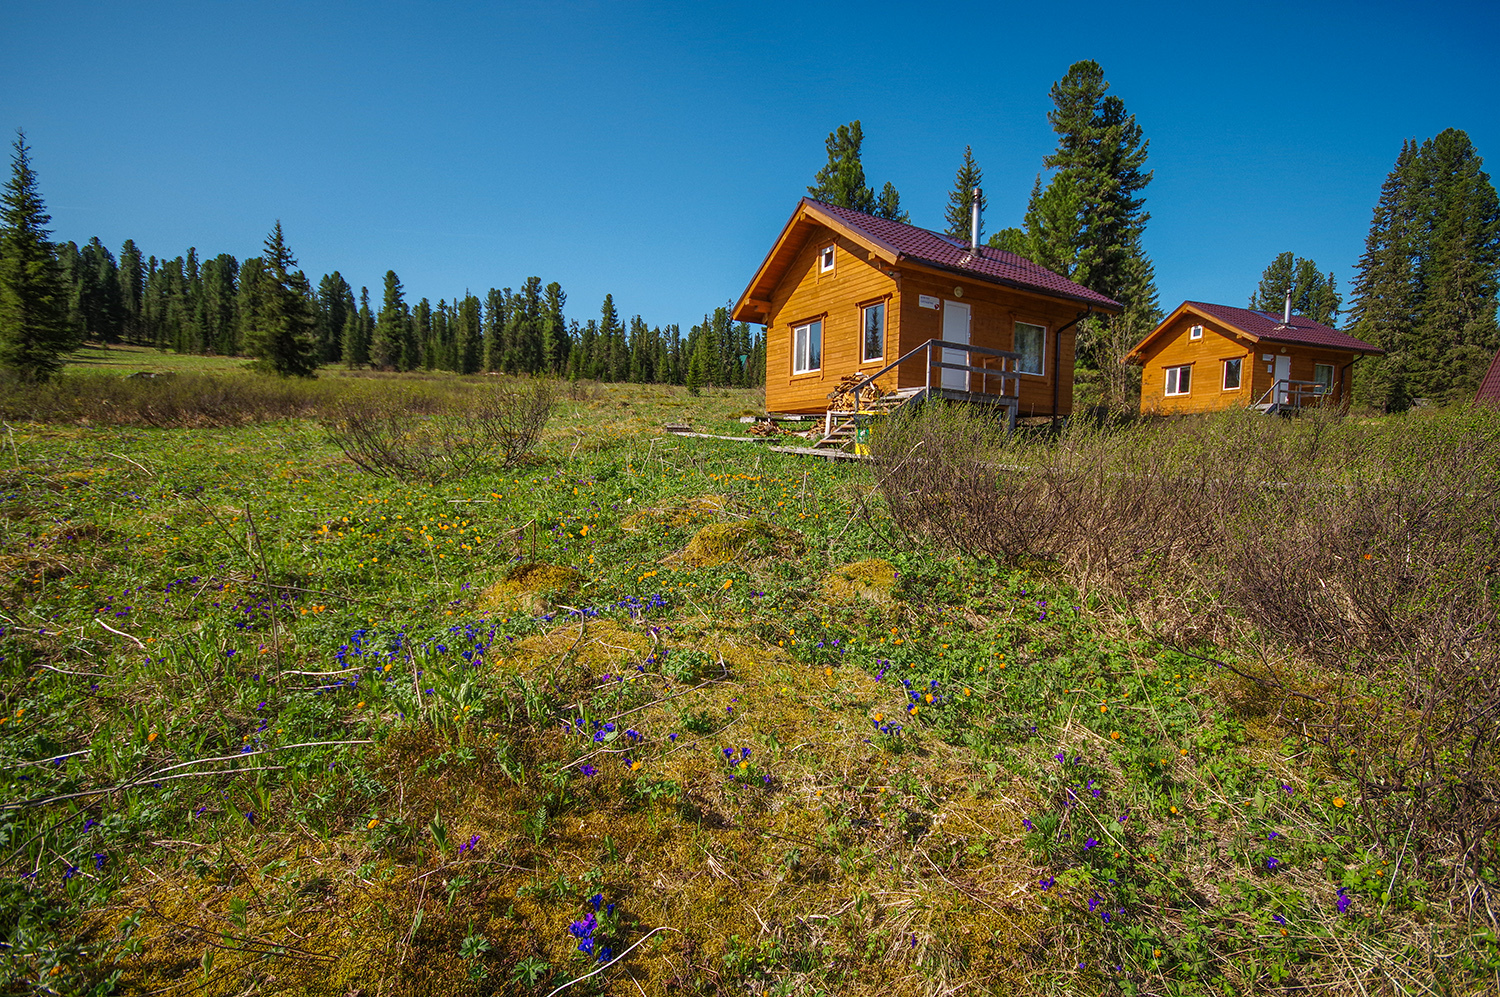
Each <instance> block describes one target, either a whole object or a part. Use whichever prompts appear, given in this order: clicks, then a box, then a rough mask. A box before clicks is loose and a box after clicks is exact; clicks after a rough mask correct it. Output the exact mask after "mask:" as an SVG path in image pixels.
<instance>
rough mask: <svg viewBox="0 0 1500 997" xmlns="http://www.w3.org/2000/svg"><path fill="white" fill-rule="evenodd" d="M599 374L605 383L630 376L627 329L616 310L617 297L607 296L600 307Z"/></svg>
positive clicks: (597, 341) (596, 343)
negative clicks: (626, 345) (626, 338)
mask: <svg viewBox="0 0 1500 997" xmlns="http://www.w3.org/2000/svg"><path fill="white" fill-rule="evenodd" d="M597 336H598V338H597V339H596V340H595V346H596V349H597V350H598V365H597V369H598V373H597V374H596V375H593V376H596V377H598V378H599V379H600V380H604V381H623V380H625V379H626V378H627V377H628V376H629V375H630V357H629V355H628V354H627V352H626V350H625V327H624V326H622V325H621V324H620V313H619V311H618V310H617V309H616V308H615V296H614V295H613V294H606V295H605V296H604V303H603V304H602V305H600V306H599V327H598V332H597Z"/></svg>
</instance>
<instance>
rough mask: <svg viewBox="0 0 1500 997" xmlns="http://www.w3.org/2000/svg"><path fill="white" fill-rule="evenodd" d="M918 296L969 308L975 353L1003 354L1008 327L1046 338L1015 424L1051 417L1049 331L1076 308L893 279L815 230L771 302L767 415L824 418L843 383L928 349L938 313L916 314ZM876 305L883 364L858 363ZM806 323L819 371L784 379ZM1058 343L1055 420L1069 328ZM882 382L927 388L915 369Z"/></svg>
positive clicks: (856, 249) (849, 245)
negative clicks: (827, 255) (824, 257)
mask: <svg viewBox="0 0 1500 997" xmlns="http://www.w3.org/2000/svg"><path fill="white" fill-rule="evenodd" d="M828 245H832V246H833V247H834V267H833V271H832V272H831V273H822V272H821V270H820V267H819V261H818V256H819V254H820V252H821V251H822V250H823V248H824V247H826V246H828ZM892 272H898V276H896V277H893V276H891V273H892ZM955 288H961V289H962V292H963V293H962V296H955V294H954V289H955ZM924 294H926V295H930V296H932V297H935V298H937V299H938V301H939V302H940V303H942V302H947V301H960V302H962V303H964V304H967V305H969V307H970V342H971V343H972V344H973V345H974V346H987V347H990V348H991V349H997V350H1010V349H1013V347H1014V337H1015V326H1016V323H1017V322H1027V323H1030V324H1032V325H1039V326H1042V327H1043V328H1045V329H1046V330H1047V347H1046V350H1047V353H1046V364H1045V373H1044V374H1042V375H1031V374H1023V375H1021V378H1020V381H1021V401H1020V411H1019V414H1020V415H1021V416H1022V417H1023V418H1024V417H1027V416H1037V415H1041V416H1047V415H1052V414H1053V412H1052V379H1053V371H1054V369H1056V365H1055V363H1054V358H1053V356H1052V352H1053V349H1054V348H1055V346H1056V342H1055V341H1056V339H1057V334H1056V330H1057V329H1059V328H1060V327H1062V326H1064V325H1066V324H1067V323H1069V322H1071V321H1073V319H1074V318H1075V317H1076V316H1077V315H1078V314H1079V312H1080V311H1082V310H1083V306H1082V305H1078V304H1075V303H1073V302H1069V301H1057V300H1054V299H1050V298H1046V297H1043V296H1041V295H1036V294H1029V293H1026V292H1024V291H1019V290H1012V289H1010V288H1004V287H999V286H996V285H993V284H985V283H981V282H977V281H972V280H969V279H966V278H965V277H964V276H962V275H958V274H953V275H949V274H945V273H941V272H933V271H930V270H927V269H925V268H923V269H918V268H914V267H902V268H901V269H900V270H899V271H897V268H895V267H892V266H890V265H888V264H886V263H885V262H884V261H883V260H880V259H878V258H876V257H874V256H873V255H872V254H870V253H869V252H868V251H867V250H865V249H864V247H862V246H860V245H859V244H857V243H854V242H852V241H850V240H848V239H845V238H844V237H842V236H840V235H838V234H837V233H835V232H833V231H832V230H831V229H828V228H825V227H822V226H819V227H818V228H816V229H814V230H813V231H812V232H811V233H810V234H809V235H808V237H807V239H806V241H805V242H804V243H803V244H802V246H801V247H800V248H799V249H798V250H797V253H796V256H795V257H794V259H793V262H792V264H791V266H790V267H788V269H787V271H786V274H785V277H784V278H783V279H782V281H781V282H780V283H779V284H778V285H777V286H776V289H775V291H774V293H773V294H772V296H771V307H770V313H769V316H768V320H767V325H766V408H767V409H768V410H770V411H772V412H812V413H816V412H823V411H824V410H826V409H827V407H828V393H829V392H830V391H832V390H833V389H834V387H835V386H836V385H837V384H838V382H839V380H840V379H841V378H842V377H843V376H844V375H846V374H850V373H854V372H861V373H865V374H873V373H874V372H875V371H877V370H879V369H880V368H881V367H884V366H885V365H886V364H888V363H890V362H892V361H894V360H895V359H896V358H897V357H899V356H901V355H902V354H904V353H906V352H907V351H909V350H911V349H912V348H913V347H916V346H920V345H921V344H922V343H924V342H926V341H927V340H929V339H941V338H942V331H943V307H942V305H941V304H940V307H938V308H936V309H932V308H922V307H921V305H920V296H921V295H924ZM877 301H884V302H885V303H886V329H885V355H884V356H883V357H882V358H881V359H879V360H873V361H864V360H862V359H861V357H860V350H861V345H862V342H863V337H864V333H863V328H862V326H861V321H862V316H861V308H862V307H863V306H865V305H868V304H871V303H873V302H877ZM814 319H821V320H822V322H823V362H822V368H821V369H820V370H818V371H814V372H810V373H807V374H793V373H792V330H793V329H794V328H796V327H797V326H799V325H802V324H804V323H806V322H808V321H811V320H814ZM1061 338H1062V343H1061V349H1062V365H1061V369H1062V383H1061V384H1060V385H1059V390H1058V411H1059V413H1060V414H1063V415H1066V414H1067V413H1069V412H1071V411H1072V409H1073V350H1074V343H1075V328H1074V327H1069V328H1068V329H1067V330H1066V331H1064V332H1063V334H1062V337H1061ZM976 359H977V358H976ZM976 366H978V364H976ZM898 374H899V381H898V380H897V379H896V375H898ZM940 376H941V369H934V370H933V379H934V382H937V381H939V380H940ZM881 381H882V386H883V387H887V388H895V387H898V386H899V387H915V386H919V385H922V384H925V383H926V374H925V372H924V371H923V369H922V364H921V362H920V359H919V360H917V361H915V362H908V363H907V364H906V365H905V366H904V367H902V368H901V369H900V370H899V371H894V372H892V373H891V374H889V375H887V376H886V377H884V378H882V379H881ZM990 384H991V390H992V391H995V392H998V391H999V382H998V379H997V380H993V381H991V382H990Z"/></svg>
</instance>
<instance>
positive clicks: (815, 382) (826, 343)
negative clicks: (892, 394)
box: [766, 226, 900, 412]
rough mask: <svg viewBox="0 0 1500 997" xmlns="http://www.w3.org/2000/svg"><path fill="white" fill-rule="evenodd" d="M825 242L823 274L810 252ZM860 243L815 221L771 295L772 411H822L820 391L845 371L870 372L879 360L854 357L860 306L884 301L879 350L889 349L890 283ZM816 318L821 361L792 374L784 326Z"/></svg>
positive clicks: (893, 329) (892, 335)
mask: <svg viewBox="0 0 1500 997" xmlns="http://www.w3.org/2000/svg"><path fill="white" fill-rule="evenodd" d="M829 245H832V246H833V247H834V251H833V257H834V258H833V270H832V272H830V273H823V272H821V269H820V267H819V262H818V255H819V253H821V252H822V250H823V249H824V248H825V247H826V246H829ZM878 264H880V261H879V260H877V259H875V258H874V257H873V256H871V255H870V253H869V252H867V251H866V250H865V248H864V247H863V246H860V245H858V244H856V243H853V242H851V241H849V240H848V239H845V238H843V237H842V236H839V235H837V234H836V233H834V232H833V231H832V230H831V229H828V228H824V227H823V226H818V227H817V228H815V229H814V230H813V231H812V233H811V234H810V235H809V236H808V238H807V241H806V242H804V243H803V244H802V247H801V248H800V249H799V250H798V251H797V255H796V256H795V257H794V259H793V261H792V265H791V266H790V267H789V268H788V269H787V273H786V276H785V278H784V279H783V280H782V281H781V283H779V284H778V285H777V286H776V290H775V292H774V293H773V294H772V296H771V312H770V316H769V318H768V320H767V324H766V408H767V409H769V410H770V411H772V412H822V411H824V410H825V409H827V408H828V393H829V392H830V391H832V390H833V389H834V387H835V386H836V385H837V384H838V383H839V379H840V378H841V377H843V376H844V375H845V374H849V373H852V372H854V371H856V370H861V369H862V370H864V371H865V372H866V373H871V374H873V373H874V372H875V371H877V370H879V369H880V368H881V367H883V366H884V365H885V363H886V362H887V361H885V360H877V361H875V362H873V363H861V362H860V356H859V352H860V344H861V341H862V340H863V338H864V337H863V330H862V329H861V328H860V307H861V306H862V305H867V304H871V303H873V302H877V301H882V300H883V301H885V302H886V323H885V324H886V330H885V337H886V353H887V355H889V356H890V358H891V359H895V357H896V356H898V355H899V354H894V353H891V352H890V351H891V344H892V343H893V342H895V341H896V335H897V329H898V328H899V324H900V320H899V318H898V316H897V314H896V312H897V309H896V307H895V292H896V281H895V280H894V279H893V278H891V277H890V276H888V275H887V274H886V272H885V270H884V269H883V268H882V267H881V266H879V265H878ZM812 319H821V320H822V322H823V365H822V368H821V369H820V370H817V371H813V372H810V373H807V374H793V373H792V330H793V329H794V328H795V327H797V326H799V325H802V324H803V323H805V322H807V321H809V320H812Z"/></svg>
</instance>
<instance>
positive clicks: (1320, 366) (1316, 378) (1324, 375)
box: [1313, 363, 1333, 395]
mask: <svg viewBox="0 0 1500 997" xmlns="http://www.w3.org/2000/svg"><path fill="white" fill-rule="evenodd" d="M1313 385H1314V387H1313V394H1315V395H1331V394H1333V364H1331V363H1315V364H1313Z"/></svg>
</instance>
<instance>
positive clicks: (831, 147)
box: [807, 121, 900, 213]
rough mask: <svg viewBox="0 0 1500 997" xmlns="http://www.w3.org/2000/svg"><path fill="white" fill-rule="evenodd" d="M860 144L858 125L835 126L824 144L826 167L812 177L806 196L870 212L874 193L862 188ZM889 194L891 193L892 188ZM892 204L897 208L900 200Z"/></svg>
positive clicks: (841, 206)
mask: <svg viewBox="0 0 1500 997" xmlns="http://www.w3.org/2000/svg"><path fill="white" fill-rule="evenodd" d="M864 140H865V136H864V131H863V130H862V129H861V128H860V126H859V122H858V121H851V122H850V123H849V124H847V125H839V126H838V128H836V129H835V130H834V131H832V132H830V133H829V135H828V140H827V142H826V143H825V144H826V146H827V147H828V163H827V165H825V166H824V167H823V168H822V169H821V170H819V171H818V174H817V176H815V177H813V185H812V186H811V187H808V188H807V192H808V194H810V195H811V196H812V197H813V198H815V199H816V200H819V201H822V202H823V203H825V204H833V205H836V206H838V207H840V208H852V209H854V210H855V211H863V212H866V213H869V212H873V211H874V210H875V192H874V191H872V190H871V189H870V188H869V187H868V186H867V185H866V184H865V168H864V165H863V164H862V163H861V162H860V146H861V145H863V144H864ZM892 193H893V194H894V193H895V189H894V188H892ZM895 200H896V202H897V204H898V205H899V202H900V197H899V196H897V197H896V198H895Z"/></svg>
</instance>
